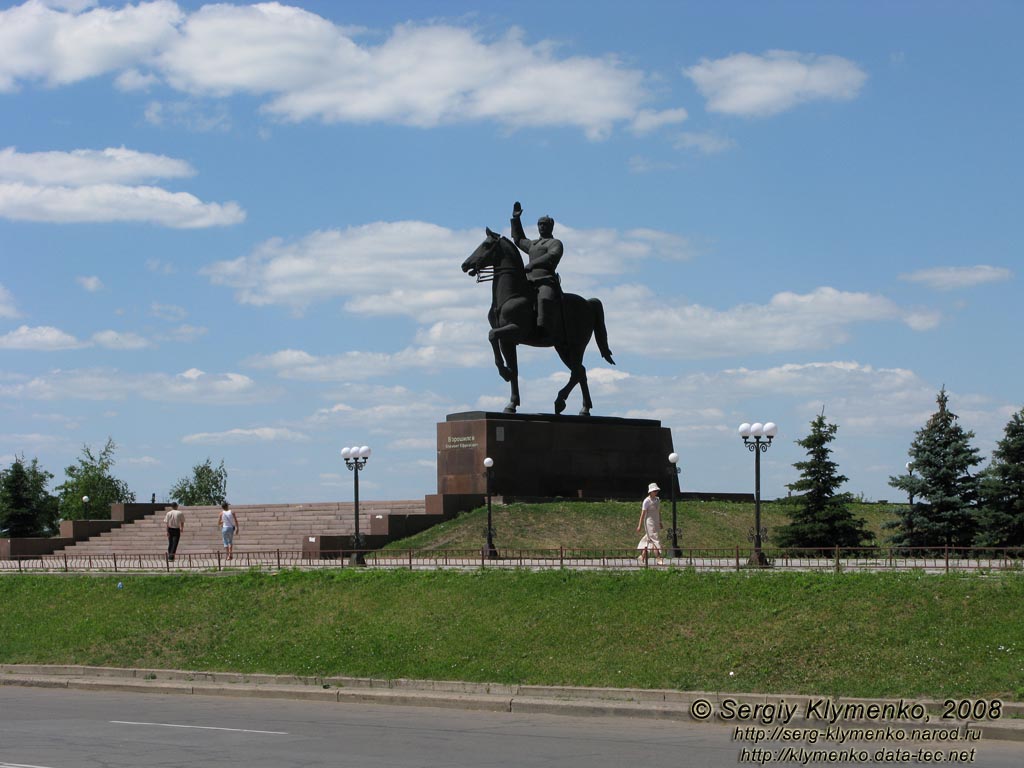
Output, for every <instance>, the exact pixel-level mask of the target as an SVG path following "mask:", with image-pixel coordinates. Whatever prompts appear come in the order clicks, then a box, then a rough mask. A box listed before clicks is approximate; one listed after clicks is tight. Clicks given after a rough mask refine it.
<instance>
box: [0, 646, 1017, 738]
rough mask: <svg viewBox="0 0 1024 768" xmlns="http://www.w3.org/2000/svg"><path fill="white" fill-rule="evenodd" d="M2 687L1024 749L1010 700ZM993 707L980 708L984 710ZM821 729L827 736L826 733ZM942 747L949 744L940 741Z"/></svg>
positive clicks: (334, 685)
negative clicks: (968, 714) (962, 711)
mask: <svg viewBox="0 0 1024 768" xmlns="http://www.w3.org/2000/svg"><path fill="white" fill-rule="evenodd" d="M0 685H21V686H32V687H44V688H55V689H68V690H72V689H73V690H85V691H133V692H144V693H163V694H179V695H205V696H252V697H259V698H276V699H303V700H310V701H322V702H324V703H330V702H350V703H360V702H361V703H367V704H391V705H404V706H427V707H447V708H455V709H467V710H486V711H491V712H516V713H545V714H560V715H572V716H600V717H609V716H612V717H642V718H656V719H667V720H682V721H686V720H689V721H696V722H708V723H717V724H720V725H723V726H727V727H729V728H737V727H742V728H754V729H763V731H764V735H763V739H765V740H768V739H773V738H775V739H777V738H780V736H779V732H778V731H776V728H781V727H783V726H784V727H786V728H790V729H796V728H800V729H805V733H804V735H805V736H806V735H807V733H808V732H809V731H815V736H814V738H815V739H816V740H818V739H820V740H821V741H822V742H827V741H828V740H829V739H830V738H833V737H835V736H836V734H838V731H836V730H835V729H837V728H838V729H850V728H856V729H865V728H879V727H881V728H885V727H892V728H903V729H905V730H906V731H907V733H908V734H909V733H910V732H911V731H912V730H913V729H921V730H922V731H924V730H928V731H931V730H942V731H944V732H945V733H946V734H949V733H951V732H952V730H953V729H954V728H955V729H959V730H958V731H957V733H958V734H960V735H959V736H958V737H957V738H956V739H955V742H956V744H958V745H959V746H962V747H967V748H969V747H970V745H971V744H970V742H971V740H972V734H973V735H974V737H973V740H974V741H978V740H982V739H985V740H987V739H999V740H1009V741H1021V742H1024V703H1013V702H1000V703H999V707H998V709H997V710H996V711H997V713H998V716H997V717H994V718H991V719H985V720H955V719H949V720H946V719H943V717H942V715H943V712H947V713H948V711H949V708H950V705H949V703H947V702H944V701H939V700H925V699H920V700H917V699H915V700H909V699H908V700H892V699H836V698H829V697H825V696H813V695H811V696H808V695H793V694H787V695H773V694H752V693H727V692H708V691H676V690H644V689H636V688H580V687H573V686H544V685H505V684H500V683H467V682H455V681H437V680H382V679H371V678H353V677H303V676H292V675H260V674H254V675H246V674H238V673H230V672H200V671H187V670H164V669H119V668H113V667H86V666H63V665H41V664H5V665H0ZM965 701H970V704H969V706H968V708H971V707H974V706H975V702H974V701H971V700H965ZM957 703H958V702H957ZM955 704H956V703H954V706H955ZM992 704H993V702H985V705H986V707H987V708H988V709H989V710H990V711H992ZM872 706H874V707H877V709H872ZM787 713H788V714H787ZM844 715H846V716H844ZM850 715H852V716H853V717H850ZM858 715H859V717H858ZM828 728H832V729H833V730H832V731H831V732H829V731H828V730H827V729H828ZM847 733H849V731H847ZM946 745H947V746H951V745H950V743H949V741H948V739H947V742H946Z"/></svg>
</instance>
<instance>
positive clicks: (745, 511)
mask: <svg viewBox="0 0 1024 768" xmlns="http://www.w3.org/2000/svg"><path fill="white" fill-rule="evenodd" d="M788 508H789V507H788V505H787V504H786V503H785V502H784V501H780V502H770V503H762V504H761V524H762V525H763V526H765V527H767V528H768V531H769V539H768V541H767V546H768V547H771V546H772V540H771V532H772V531H776V530H778V529H779V528H780V527H781V526H783V525H786V524H787V523H789V521H790V520H789V517H788V515H787V513H786V512H787V509H788ZM896 509H897V507H896V506H895V505H889V504H854V505H853V506H852V510H853V513H854V514H855V515H856V516H858V517H861V518H863V519H864V520H865V522H866V524H867V526H866V527H867V529H868V530H869V531H871V532H872V533H873V534H874V535H875V538H876V540H877V541H880V542H884V541H885V539H886V537H887V536H888V532H885V531H883V530H882V524H883V523H885V522H886V521H888V520H892V519H894V518H895V517H896ZM676 517H677V520H678V523H679V527H680V528H681V529H682V534H681V536H680V541H679V544H680V546H681V547H685V548H690V547H693V548H699V549H731V548H733V547H735V546H737V545H738V546H740V547H742V548H743V549H747V548H748V547H749V546H750V545H749V542H748V541H747V532H748V531H749V530H750V529H751V528H752V527H753V525H754V505H753V504H741V503H732V502H721V501H686V502H678V503H677V507H676ZM639 518H640V501H639V500H638V501H636V502H635V503H633V502H618V501H606V502H576V501H569V502H555V503H550V504H509V505H508V506H493V507H492V520H493V525H494V528H495V529H496V531H497V534H496V537H495V541H496V543H497V546H498V549H499V550H500V549H502V548H503V547H504V548H507V549H558V547H560V546H565V547H575V548H582V549H608V550H612V549H619V550H621V549H631V548H633V547H635V546H636V543H637V541H638V540H639V538H640V537H639V535H638V534H637V533H636V524H637V521H638V520H639ZM661 518H662V522H663V523H664V524H665V527H666V528H668V527H669V526H670V525H671V524H672V506H671V504H670V503H669V502H668V501H666V500H662V504H661ZM486 525H487V510H486V509H475V510H473V511H471V512H466V513H464V514H462V515H459V516H458V517H457V518H455V519H453V520H449V521H447V522H445V523H442V524H440V525H436V526H434V527H433V528H430V529H428V530H426V531H424V532H423V533H420V534H417V535H416V536H412V537H410V538H408V539H404V540H402V541H400V542H395V543H393V544H392V545H390V547H389V548H391V549H406V548H409V547H412V548H415V549H474V548H475V549H479V548H480V545H481V542H482V539H483V531H484V529H485V528H486Z"/></svg>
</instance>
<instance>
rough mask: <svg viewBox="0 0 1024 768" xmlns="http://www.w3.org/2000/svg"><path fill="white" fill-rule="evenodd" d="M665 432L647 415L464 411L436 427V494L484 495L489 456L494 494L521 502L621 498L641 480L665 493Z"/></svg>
mask: <svg viewBox="0 0 1024 768" xmlns="http://www.w3.org/2000/svg"><path fill="white" fill-rule="evenodd" d="M672 451H673V448H672V432H671V430H670V429H668V428H667V427H663V426H661V422H660V421H656V420H652V419H622V418H613V417H602V416H555V415H553V414H527V413H522V414H506V413H491V412H486V411H469V412H465V413H453V414H449V415H448V417H447V419H446V420H445V421H443V422H440V423H438V425H437V492H438V494H439V495H440V496H448V495H473V496H479V495H481V494H486V493H487V479H486V476H485V475H484V459H485V458H486V457H488V456H489V457H490V458H492V459H494V488H493V492H494V494H495V495H498V496H502V497H504V498H505V500H506V501H508V500H510V499H511V498H520V499H529V498H536V499H551V498H558V497H562V498H576V499H590V500H601V499H625V500H634V501H636V502H637V503H638V504H639V502H640V500H641V499H643V497H644V496H645V495H646V494H647V485H648V483H652V482H654V483H657V484H658V485H659V486H661V488H662V494H661V495H662V498H664V499H668V498H669V493H670V491H669V486H668V483H669V482H676V483H677V486H676V493H677V494H678V492H679V488H678V481H677V480H676V478H675V477H674V476H670V475H669V469H668V467H669V463H668V455H669V454H670V453H672Z"/></svg>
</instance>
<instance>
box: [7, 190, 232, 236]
mask: <svg viewBox="0 0 1024 768" xmlns="http://www.w3.org/2000/svg"><path fill="white" fill-rule="evenodd" d="M0 216H2V217H4V218H7V219H12V220H14V221H40V222H79V223H82V222H114V221H141V222H151V223H154V224H162V225H164V226H167V227H174V228H177V229H198V228H201V227H218V226H227V225H230V224H238V223H239V222H241V221H244V220H245V212H244V211H243V210H242V209H241V208H240V207H239V206H238V204H237V203H225V204H223V205H221V204H219V203H204V202H202V201H201V200H199V198H197V197H195V196H194V195H191V194H189V193H187V192H168V191H167V190H165V189H161V188H159V187H126V186H122V185H118V184H95V185H92V186H88V187H77V188H76V187H39V186H31V185H28V184H20V183H14V184H0Z"/></svg>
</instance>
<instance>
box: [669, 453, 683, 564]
mask: <svg viewBox="0 0 1024 768" xmlns="http://www.w3.org/2000/svg"><path fill="white" fill-rule="evenodd" d="M678 463H679V454H678V453H676V452H675V451H673V452H672V453H670V454H669V455H668V488H669V493H670V494H671V496H672V528H671V529H669V535H670V536H671V537H672V557H674V558H675V557H682V556H683V551H682V550H681V549H680V548H679V533H680V531H679V526H678V524H677V522H676V483H677V482H678V477H679V473H680V472H682V469H680V468H679V467H678V466H677V464H678Z"/></svg>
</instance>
